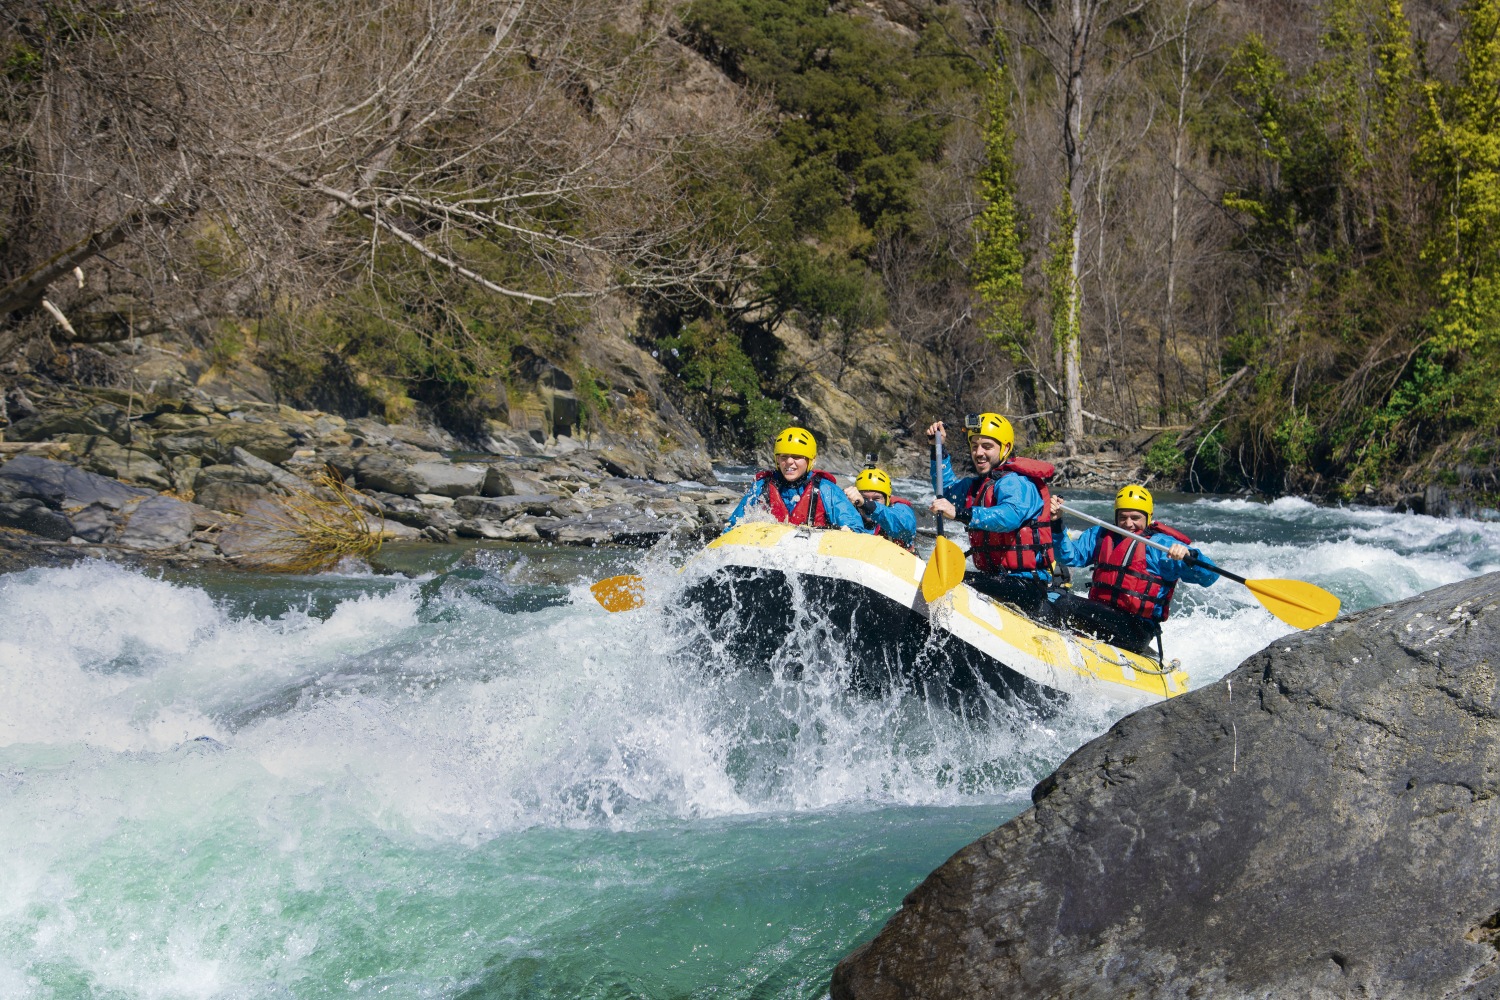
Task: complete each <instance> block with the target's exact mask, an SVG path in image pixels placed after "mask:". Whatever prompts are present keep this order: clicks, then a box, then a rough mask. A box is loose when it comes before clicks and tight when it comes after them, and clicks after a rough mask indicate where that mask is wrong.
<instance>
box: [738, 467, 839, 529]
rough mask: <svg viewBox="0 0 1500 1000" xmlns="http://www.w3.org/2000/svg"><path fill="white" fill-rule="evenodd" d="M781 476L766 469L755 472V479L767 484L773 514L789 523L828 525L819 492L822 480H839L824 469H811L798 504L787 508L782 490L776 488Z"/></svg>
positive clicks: (767, 494) (768, 498) (779, 519)
mask: <svg viewBox="0 0 1500 1000" xmlns="http://www.w3.org/2000/svg"><path fill="white" fill-rule="evenodd" d="M780 478H781V477H780V476H778V475H777V474H776V473H775V472H771V471H769V470H768V471H764V472H757V473H756V474H755V481H756V482H759V483H765V484H766V504H767V505H769V506H770V508H771V515H772V516H773V517H775V518H776V520H778V521H784V522H786V523H787V524H811V525H812V526H813V527H814V528H826V527H828V514H827V512H826V511H824V510H823V498H822V496H820V495H819V492H818V483H819V481H820V480H827V481H828V482H830V483H834V484H837V483H838V480H837V479H835V478H834V477H833V476H831V475H829V474H828V473H826V472H824V471H823V470H822V469H810V470H808V473H807V485H806V486H805V487H803V488H802V496H800V497H798V498H797V506H795V507H793V508H792V509H791V510H787V508H786V501H785V500H783V499H781V491H780V490H779V489H777V488H776V482H777V480H778V479H780Z"/></svg>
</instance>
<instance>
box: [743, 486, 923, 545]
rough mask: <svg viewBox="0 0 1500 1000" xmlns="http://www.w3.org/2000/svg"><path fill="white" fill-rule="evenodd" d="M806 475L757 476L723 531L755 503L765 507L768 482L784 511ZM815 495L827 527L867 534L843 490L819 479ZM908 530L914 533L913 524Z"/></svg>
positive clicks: (797, 495)
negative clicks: (789, 478) (785, 481)
mask: <svg viewBox="0 0 1500 1000" xmlns="http://www.w3.org/2000/svg"><path fill="white" fill-rule="evenodd" d="M808 478H809V477H808V476H806V475H804V476H803V477H802V478H801V479H799V480H797V482H795V483H793V484H791V485H790V486H783V485H781V483H782V479H781V477H780V476H772V477H771V478H770V479H765V480H761V479H757V480H756V481H755V482H753V483H751V484H750V488H749V489H747V490H745V495H744V496H742V497H740V502H739V506H737V507H735V508H734V513H733V514H730V515H729V522H728V523H727V524H725V525H724V530H725V531H728V530H729V529H730V528H733V527H734V526H735V525H737V524H739V523H740V522H741V521H742V520H744V519H745V515H746V514H748V513H749V512H750V509H751V508H752V507H754V506H755V505H756V504H760V506H761V507H762V509H767V510H768V509H769V508H768V507H767V504H766V502H765V485H766V484H768V483H772V482H774V483H776V484H777V489H779V490H780V492H781V502H782V503H784V504H786V509H787V510H793V509H795V508H796V506H797V501H798V500H801V499H802V491H803V490H805V489H807V480H808ZM818 497H819V499H821V500H822V501H823V513H824V514H825V515H826V516H827V518H828V526H829V527H830V528H848V529H849V530H850V531H858V532H860V533H861V534H865V535H868V534H870V529H869V528H867V527H865V519H864V518H862V517H860V516H859V511H858V510H856V509H855V507H854V504H852V503H850V502H849V498H848V497H846V496H844V491H843V490H841V489H839V487H838V484H837V483H830V482H828V481H827V480H820V481H819V482H818ZM912 530H913V531H914V532H915V530H916V529H915V527H913V529H912Z"/></svg>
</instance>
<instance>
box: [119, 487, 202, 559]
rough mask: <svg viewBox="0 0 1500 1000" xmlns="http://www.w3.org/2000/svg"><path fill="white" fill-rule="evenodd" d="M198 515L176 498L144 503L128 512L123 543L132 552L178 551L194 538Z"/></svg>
mask: <svg viewBox="0 0 1500 1000" xmlns="http://www.w3.org/2000/svg"><path fill="white" fill-rule="evenodd" d="M196 516H197V515H196V513H195V512H194V510H193V505H192V504H188V503H183V502H182V501H181V500H178V499H176V498H175V497H168V496H158V497H151V498H149V499H147V500H142V501H141V502H140V503H139V504H138V505H137V506H136V508H135V509H134V510H133V511H131V512H130V513H129V516H128V517H127V519H126V521H125V529H124V530H123V531H121V532H120V544H121V545H125V546H128V547H129V548H133V549H169V548H176V547H177V546H179V545H181V544H183V543H184V542H186V541H187V540H188V539H189V538H191V537H192V535H193V526H194V522H195V520H196Z"/></svg>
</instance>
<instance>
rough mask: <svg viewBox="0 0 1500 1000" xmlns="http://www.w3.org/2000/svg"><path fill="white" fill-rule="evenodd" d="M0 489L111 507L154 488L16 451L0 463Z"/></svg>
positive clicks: (64, 503) (61, 503)
mask: <svg viewBox="0 0 1500 1000" xmlns="http://www.w3.org/2000/svg"><path fill="white" fill-rule="evenodd" d="M0 493H5V494H9V495H13V496H15V497H30V498H33V499H36V500H41V501H43V502H44V503H46V504H47V505H48V506H51V507H86V506H88V505H89V504H91V503H102V504H104V505H105V506H106V507H111V508H113V509H115V510H118V509H119V508H121V507H123V506H124V505H125V504H127V503H129V502H131V501H132V500H136V499H139V498H140V497H149V496H153V495H155V493H156V491H155V490H150V489H144V488H142V487H139V486H126V485H125V484H124V483H121V482H117V481H116V480H113V479H109V478H107V477H105V476H100V475H95V474H94V473H92V472H85V471H83V470H82V469H78V468H74V467H73V466H71V465H68V464H66V463H64V462H54V461H52V460H51V459H50V458H41V457H39V456H36V455H18V456H16V457H15V458H13V459H11V460H10V461H9V462H6V463H5V464H4V465H0Z"/></svg>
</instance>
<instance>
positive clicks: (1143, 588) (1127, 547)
mask: <svg viewBox="0 0 1500 1000" xmlns="http://www.w3.org/2000/svg"><path fill="white" fill-rule="evenodd" d="M1156 532H1160V533H1161V534H1163V535H1166V536H1168V537H1169V538H1175V539H1176V540H1177V541H1179V542H1181V543H1182V544H1183V545H1192V544H1193V540H1192V539H1191V538H1189V537H1188V536H1187V535H1184V534H1183V533H1182V532H1180V531H1178V530H1177V529H1176V528H1169V527H1167V526H1166V525H1165V524H1162V523H1160V522H1158V521H1152V522H1151V523H1150V524H1149V525H1147V526H1146V530H1145V531H1143V532H1141V534H1143V535H1145V536H1147V537H1148V538H1149V537H1150V536H1151V535H1152V534H1153V533H1156ZM1148 565H1149V563H1147V561H1146V546H1145V545H1144V544H1143V543H1141V542H1138V541H1136V540H1135V539H1134V538H1126V537H1125V536H1124V535H1117V534H1115V533H1114V532H1113V531H1109V530H1108V529H1106V528H1100V529H1099V545H1098V547H1097V548H1096V549H1095V550H1094V580H1093V583H1092V584H1090V585H1089V600H1091V601H1099V602H1101V603H1103V604H1108V605H1110V606H1111V607H1116V608H1119V609H1120V610H1121V611H1124V612H1126V613H1127V614H1132V615H1140V616H1141V617H1142V618H1148V619H1156V609H1157V608H1160V609H1161V618H1160V619H1156V620H1159V621H1166V620H1167V613H1168V612H1169V611H1170V610H1171V608H1172V592H1173V591H1174V590H1176V589H1177V581H1176V580H1173V581H1171V582H1170V583H1169V582H1168V581H1166V580H1164V579H1162V578H1161V577H1159V576H1157V575H1156V574H1155V573H1153V572H1151V570H1150V569H1148V568H1147V567H1148Z"/></svg>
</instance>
